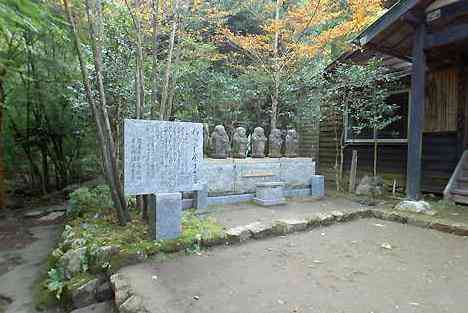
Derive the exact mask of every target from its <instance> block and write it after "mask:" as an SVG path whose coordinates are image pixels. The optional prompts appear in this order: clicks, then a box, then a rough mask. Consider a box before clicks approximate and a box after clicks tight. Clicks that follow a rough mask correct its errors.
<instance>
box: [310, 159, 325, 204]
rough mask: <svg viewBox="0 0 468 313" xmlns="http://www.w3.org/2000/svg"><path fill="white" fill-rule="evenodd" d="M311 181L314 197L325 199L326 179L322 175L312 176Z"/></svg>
mask: <svg viewBox="0 0 468 313" xmlns="http://www.w3.org/2000/svg"><path fill="white" fill-rule="evenodd" d="M314 168H315V164H314ZM310 181H311V191H312V197H317V198H319V199H321V198H323V197H325V177H324V176H322V175H312V176H311V178H310Z"/></svg>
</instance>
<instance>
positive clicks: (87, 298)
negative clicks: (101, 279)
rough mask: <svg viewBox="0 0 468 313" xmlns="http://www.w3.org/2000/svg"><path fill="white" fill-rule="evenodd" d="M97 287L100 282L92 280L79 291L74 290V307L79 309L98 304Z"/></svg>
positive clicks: (72, 295)
mask: <svg viewBox="0 0 468 313" xmlns="http://www.w3.org/2000/svg"><path fill="white" fill-rule="evenodd" d="M97 287H98V280H97V279H92V280H90V281H88V282H87V283H85V284H84V285H82V286H80V287H78V288H77V289H74V290H72V293H71V298H72V304H73V307H74V308H76V309H78V308H82V307H85V306H88V305H91V304H93V303H96V302H97V299H96V289H97Z"/></svg>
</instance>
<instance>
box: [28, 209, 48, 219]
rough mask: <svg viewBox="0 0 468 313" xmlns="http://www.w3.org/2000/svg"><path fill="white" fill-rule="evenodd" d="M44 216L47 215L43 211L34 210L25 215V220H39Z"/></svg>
mask: <svg viewBox="0 0 468 313" xmlns="http://www.w3.org/2000/svg"><path fill="white" fill-rule="evenodd" d="M44 214H45V211H43V210H34V211H29V212H26V213H24V217H25V218H37V217H41V216H42V215H44Z"/></svg>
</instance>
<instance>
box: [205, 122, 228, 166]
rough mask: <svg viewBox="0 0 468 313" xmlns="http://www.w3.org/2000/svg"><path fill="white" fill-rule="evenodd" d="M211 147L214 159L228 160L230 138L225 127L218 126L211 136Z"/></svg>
mask: <svg viewBox="0 0 468 313" xmlns="http://www.w3.org/2000/svg"><path fill="white" fill-rule="evenodd" d="M210 140H211V147H212V150H213V155H212V156H211V157H212V158H213V159H226V158H227V157H228V156H229V152H230V144H229V137H228V135H227V133H226V130H225V129H224V126H223V125H216V127H215V129H214V131H213V133H212V134H211V138H210Z"/></svg>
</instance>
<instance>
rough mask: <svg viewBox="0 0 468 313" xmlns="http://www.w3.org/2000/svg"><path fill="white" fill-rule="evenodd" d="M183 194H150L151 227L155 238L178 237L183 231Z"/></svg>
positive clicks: (152, 235)
mask: <svg viewBox="0 0 468 313" xmlns="http://www.w3.org/2000/svg"><path fill="white" fill-rule="evenodd" d="M181 223H182V194H181V193H180V192H175V193H158V194H156V195H151V196H150V228H151V237H152V239H153V240H166V239H176V238H178V237H179V236H180V234H181V233H182V224H181Z"/></svg>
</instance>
